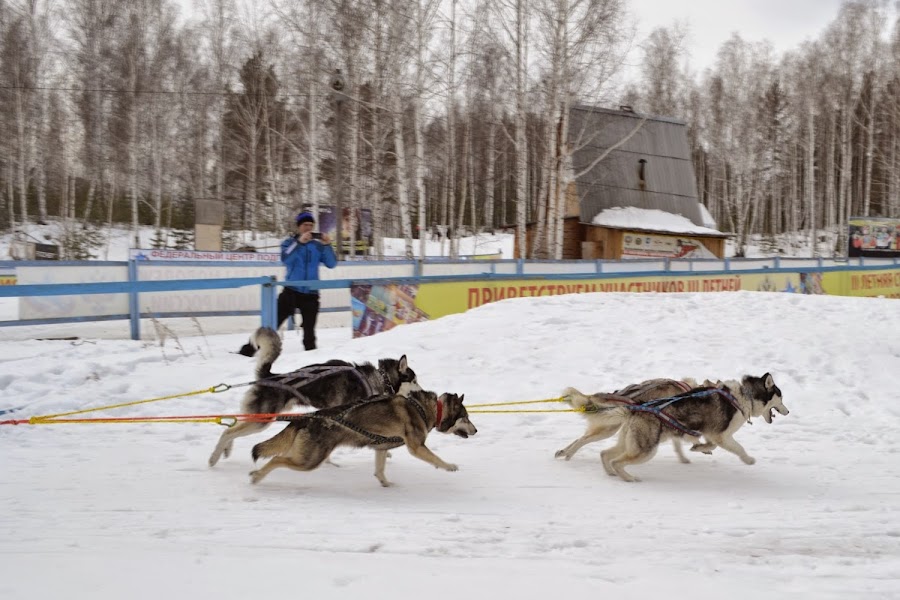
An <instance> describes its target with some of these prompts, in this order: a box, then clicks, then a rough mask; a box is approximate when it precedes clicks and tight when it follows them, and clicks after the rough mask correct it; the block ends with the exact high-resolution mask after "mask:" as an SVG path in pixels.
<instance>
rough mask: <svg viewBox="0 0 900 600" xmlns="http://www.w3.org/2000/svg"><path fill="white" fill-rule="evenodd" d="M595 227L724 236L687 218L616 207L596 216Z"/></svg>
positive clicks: (641, 209)
mask: <svg viewBox="0 0 900 600" xmlns="http://www.w3.org/2000/svg"><path fill="white" fill-rule="evenodd" d="M591 224H593V225H602V226H604V227H616V228H619V229H643V230H645V231H665V232H668V233H695V234H703V235H717V236H722V235H724V234H723V233H722V232H720V231H716V230H715V229H710V228H708V227H700V226H698V225H694V224H693V223H691V221H690V219H688V218H687V217H682V216H681V215H676V214H672V213H668V212H665V211H662V210H656V209H648V208H635V207H633V206H629V207H627V208H622V207H618V206H617V207H614V208H607V209H606V210H603V211H601V212H599V213H597V214H596V215H595V216H594V220H593V221H591Z"/></svg>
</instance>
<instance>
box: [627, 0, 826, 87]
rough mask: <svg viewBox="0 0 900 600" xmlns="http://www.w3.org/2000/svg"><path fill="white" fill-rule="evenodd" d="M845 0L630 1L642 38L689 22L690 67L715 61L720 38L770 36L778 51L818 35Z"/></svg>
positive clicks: (639, 38)
mask: <svg viewBox="0 0 900 600" xmlns="http://www.w3.org/2000/svg"><path fill="white" fill-rule="evenodd" d="M841 2H842V0H630V4H631V10H632V12H633V13H634V15H635V17H636V18H637V20H638V37H637V40H638V42H640V40H642V39H643V38H645V37H646V36H647V34H649V33H650V32H651V31H652V30H653V29H654V28H656V27H660V26H671V25H672V24H673V23H674V22H675V21H676V20H682V21H688V23H689V25H690V30H691V40H690V42H689V49H690V52H691V61H690V63H691V69H692V70H693V71H696V72H698V73H700V72H702V71H703V70H704V69H705V68H706V67H709V66H712V65H713V63H714V62H715V57H716V52H717V51H718V49H719V47H720V46H721V45H722V43H723V42H724V41H725V40H727V39H728V38H729V37H731V34H732V32H735V31H737V32H739V33H740V35H741V37H742V38H744V39H745V40H747V41H762V40H763V39H768V40H769V41H770V42H771V43H772V45H773V47H774V49H775V51H776V53H777V54H778V55H780V54H782V53H783V52H785V51H786V50H791V49H793V48H796V47H798V46H799V45H800V44H801V43H802V42H803V41H804V40H812V39H816V38H818V37H819V35H820V34H821V33H822V31H823V30H824V29H825V27H826V26H827V25H828V24H829V23H830V22H832V21H833V20H834V19H835V17H836V16H837V14H838V9H839V8H840V6H841Z"/></svg>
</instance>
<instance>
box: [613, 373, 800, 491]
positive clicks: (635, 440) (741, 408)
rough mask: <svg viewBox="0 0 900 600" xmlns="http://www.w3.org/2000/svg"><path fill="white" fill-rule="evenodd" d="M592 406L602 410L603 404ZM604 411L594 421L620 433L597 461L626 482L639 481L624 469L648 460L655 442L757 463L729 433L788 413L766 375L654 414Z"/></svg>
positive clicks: (705, 391) (687, 396)
mask: <svg viewBox="0 0 900 600" xmlns="http://www.w3.org/2000/svg"><path fill="white" fill-rule="evenodd" d="M595 402H596V403H598V404H599V405H601V406H604V401H602V400H595ZM605 407H607V410H604V411H602V412H600V413H598V414H597V418H600V419H608V420H609V422H610V423H612V422H616V421H618V422H619V423H620V427H621V429H620V431H619V438H618V442H617V443H616V445H615V446H613V447H612V448H609V449H607V450H604V451H603V452H602V453H601V454H600V457H601V459H602V460H603V468H604V469H605V470H606V472H607V473H608V474H610V475H618V476H619V477H621V478H622V479H624V480H625V481H639V479H638V478H637V477H634V476H633V475H631V474H630V473H628V472H627V471H626V470H625V467H626V466H628V465H634V464H640V463H643V462H646V461H648V460H650V459H651V458H653V455H654V454H656V450H657V448H658V447H659V444H660V442H662V441H663V440H666V439H673V438H675V437H680V436H683V437H686V438H688V439H689V440H691V441H693V442H694V447H693V448H691V449H692V450H694V451H698V452H711V451H712V449H713V448H715V447H716V446H719V447H721V448H724V449H725V450H728V451H729V452H732V453H734V454H736V455H737V456H738V457H740V459H741V460H742V461H744V463H746V464H748V465H752V464H753V463H755V462H756V459H754V458H753V457H752V456H750V455H749V454H747V451H746V450H744V448H743V447H742V446H741V445H740V444H739V443H738V442H737V441H736V440H735V439H734V437H733V436H734V433H735V432H736V431H737V430H738V429H740V428H741V426H742V425H743V424H744V423H745V422H747V421H749V419H750V418H751V417H763V419H765V421H766V423H771V422H772V419H773V418H774V413H773V411H778V412H779V413H781V414H782V415H787V414H789V413H790V411H789V410H788V409H787V407H785V405H784V403H783V402H782V396H781V390H780V389H779V388H778V386H777V385H775V380H774V379H773V378H772V375H770V374H769V373H766V374H765V375H763V376H762V377H754V376H752V375H745V376H744V377H743V378H742V380H741V381H725V382H719V383H718V384H717V385H716V386H715V387H701V388H696V389H693V390H691V391H689V392H687V393H684V394H680V395H678V396H675V397H673V398H671V399H670V400H667V401H666V402H665V406H664V407H663V406H662V405H660V406H659V407H657V408H658V411H657V412H645V411H640V410H633V409H632V408H629V407H626V406H624V405H622V404H621V403H613V402H609V403H606V404H605ZM701 435H702V436H703V437H704V438H706V442H705V443H700V436H701Z"/></svg>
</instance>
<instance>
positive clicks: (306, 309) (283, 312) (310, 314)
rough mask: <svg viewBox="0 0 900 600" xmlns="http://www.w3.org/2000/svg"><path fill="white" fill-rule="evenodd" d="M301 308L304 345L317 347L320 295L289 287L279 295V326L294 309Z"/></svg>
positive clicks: (309, 347) (312, 347)
mask: <svg viewBox="0 0 900 600" xmlns="http://www.w3.org/2000/svg"><path fill="white" fill-rule="evenodd" d="M298 309H299V310H300V318H301V319H302V321H301V326H302V327H303V347H304V348H306V349H307V350H315V349H316V318H317V317H318V316H319V296H318V295H317V294H304V293H302V292H298V291H297V290H294V289H291V288H289V287H286V288H284V290H282V292H281V293H280V294H279V295H278V327H281V324H282V323H284V322H285V321H286V320H287V318H288V317H290V316H291V315H293V314H294V311H296V310H298Z"/></svg>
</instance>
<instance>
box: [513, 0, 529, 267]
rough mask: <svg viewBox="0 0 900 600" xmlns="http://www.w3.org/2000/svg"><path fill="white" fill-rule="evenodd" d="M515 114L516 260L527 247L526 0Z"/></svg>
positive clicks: (521, 2)
mask: <svg viewBox="0 0 900 600" xmlns="http://www.w3.org/2000/svg"><path fill="white" fill-rule="evenodd" d="M514 43H515V49H516V67H515V69H516V114H515V144H516V245H517V247H518V248H519V254H518V256H517V257H516V258H525V257H526V251H527V246H526V243H525V229H526V225H527V223H526V208H527V203H528V197H527V194H526V184H527V181H526V179H527V176H528V173H527V168H528V166H527V163H526V160H527V158H528V154H527V152H528V149H527V147H526V145H525V111H526V110H527V109H526V102H525V92H526V89H525V84H526V82H525V76H526V72H525V69H526V62H527V58H526V52H527V50H526V48H527V43H528V42H527V11H526V8H525V0H517V2H516V35H515V40H514Z"/></svg>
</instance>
